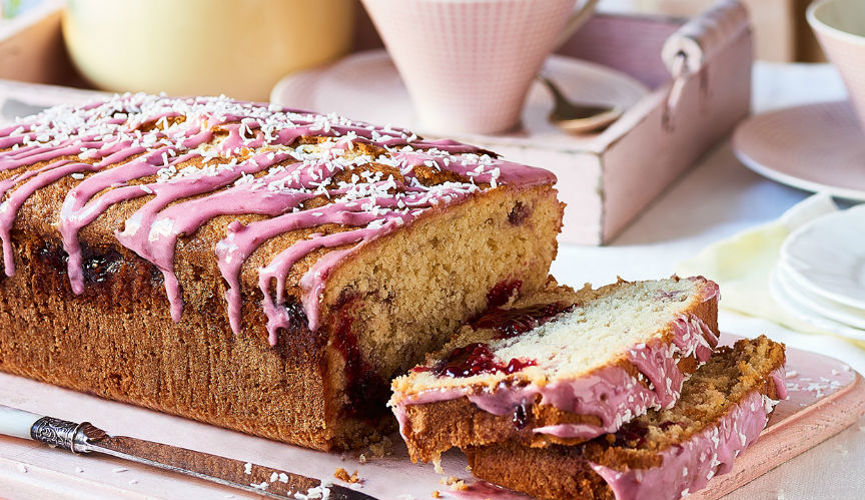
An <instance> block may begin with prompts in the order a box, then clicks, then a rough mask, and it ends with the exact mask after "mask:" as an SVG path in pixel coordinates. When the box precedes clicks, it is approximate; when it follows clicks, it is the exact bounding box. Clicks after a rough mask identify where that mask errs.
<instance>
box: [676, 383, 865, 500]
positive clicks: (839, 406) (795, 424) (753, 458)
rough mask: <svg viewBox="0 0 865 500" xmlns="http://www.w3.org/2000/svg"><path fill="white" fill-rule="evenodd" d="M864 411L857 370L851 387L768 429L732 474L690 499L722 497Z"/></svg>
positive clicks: (862, 388)
mask: <svg viewBox="0 0 865 500" xmlns="http://www.w3.org/2000/svg"><path fill="white" fill-rule="evenodd" d="M863 414H865V379H863V378H862V376H861V375H860V374H858V373H856V376H855V379H854V381H853V383H851V384H850V385H848V386H847V387H845V388H843V389H841V390H839V391H838V392H836V393H834V394H830V395H829V396H826V397H825V398H823V399H821V400H819V401H817V402H816V403H814V404H813V405H811V406H808V407H807V408H803V409H802V410H801V411H799V412H796V413H794V414H793V415H790V416H789V417H787V418H785V419H784V420H782V421H780V422H778V423H777V424H775V425H773V426H772V427H769V428H767V429H766V430H765V431H763V433H762V434H760V439H758V440H757V442H756V443H754V444H752V445H751V446H750V447H749V448H748V450H747V451H746V452H745V453H744V454H743V455H742V456H741V457H739V459H738V460H736V462H735V464H734V465H733V470H732V471H731V472H730V473H729V474H724V475H722V476H716V477H714V478H713V479H712V480H711V481H710V482H709V484H708V485H707V486H706V488H705V489H703V490H701V491H700V492H697V493H695V494H694V495H692V496H691V497H689V498H694V499H699V500H716V499H718V498H721V497H723V496H724V495H726V494H728V493H730V492H732V491H733V490H735V489H737V488H739V487H741V486H744V485H745V484H747V483H749V482H751V481H753V480H754V479H756V478H758V477H760V476H762V475H763V474H765V473H767V472H769V471H770V470H772V469H774V468H775V467H778V466H779V465H781V464H783V463H784V462H787V461H788V460H790V459H792V458H794V457H796V456H798V455H801V454H802V453H804V452H806V451H808V450H810V449H811V448H813V447H815V446H817V445H818V444H820V443H822V442H823V441H825V440H827V439H829V438H831V437H832V436H834V435H836V434H838V433H839V432H841V431H843V430H844V429H846V428H848V427H850V426H851V425H853V424H854V423H856V422H857V421H858V420H859V419H860V418H861V417H862V415H863ZM781 436H784V437H786V439H781ZM791 436H795V439H790V437H791Z"/></svg>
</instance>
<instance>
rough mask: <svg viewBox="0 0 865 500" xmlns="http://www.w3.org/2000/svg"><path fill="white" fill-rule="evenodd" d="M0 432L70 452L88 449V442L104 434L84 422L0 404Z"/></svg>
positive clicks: (87, 450)
mask: <svg viewBox="0 0 865 500" xmlns="http://www.w3.org/2000/svg"><path fill="white" fill-rule="evenodd" d="M0 434H5V435H7V436H13V437H19V438H24V439H32V440H33V441H39V442H41V443H45V444H47V445H48V446H53V447H57V448H64V449H67V450H69V451H71V452H72V453H88V452H89V451H90V446H89V445H90V443H91V442H92V441H93V440H96V439H98V438H100V437H104V436H105V435H106V434H105V432H103V431H102V430H100V429H98V428H96V427H94V426H93V425H91V424H90V423H88V422H82V423H80V424H78V423H75V422H69V421H67V420H61V419H59V418H53V417H43V416H41V415H37V414H35V413H30V412H26V411H23V410H17V409H15V408H9V407H7V406H2V405H0Z"/></svg>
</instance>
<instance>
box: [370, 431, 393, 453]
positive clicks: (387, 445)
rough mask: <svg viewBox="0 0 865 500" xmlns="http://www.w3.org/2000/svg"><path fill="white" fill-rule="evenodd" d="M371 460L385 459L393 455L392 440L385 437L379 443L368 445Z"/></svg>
mask: <svg viewBox="0 0 865 500" xmlns="http://www.w3.org/2000/svg"><path fill="white" fill-rule="evenodd" d="M369 453H370V455H372V458H385V457H389V456H391V455H393V440H391V439H390V438H389V437H387V436H385V437H383V438H382V439H381V441H379V442H377V443H373V444H371V445H369Z"/></svg>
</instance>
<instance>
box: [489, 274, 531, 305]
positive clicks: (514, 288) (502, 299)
mask: <svg viewBox="0 0 865 500" xmlns="http://www.w3.org/2000/svg"><path fill="white" fill-rule="evenodd" d="M522 286H523V282H522V281H520V280H516V281H502V282H499V283H496V285H495V286H494V287H493V288H492V290H490V291H489V292H488V293H487V307H499V306H503V305H505V304H507V303H508V300H510V298H511V296H513V295H514V293H518V292H519V291H520V288H522Z"/></svg>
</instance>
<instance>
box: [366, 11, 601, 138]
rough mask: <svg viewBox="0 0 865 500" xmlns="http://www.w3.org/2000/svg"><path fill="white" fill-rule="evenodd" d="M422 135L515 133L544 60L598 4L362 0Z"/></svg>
mask: <svg viewBox="0 0 865 500" xmlns="http://www.w3.org/2000/svg"><path fill="white" fill-rule="evenodd" d="M363 3H364V6H365V7H366V10H367V12H369V14H370V17H371V18H372V20H373V21H374V22H375V25H376V28H377V29H378V32H379V34H380V35H381V37H382V38H383V39H384V43H385V45H386V46H387V50H388V52H389V53H390V56H391V58H392V59H393V61H394V64H396V67H397V69H398V70H399V73H400V76H401V77H402V79H403V81H404V82H405V85H406V87H407V88H408V91H409V94H410V95H411V98H412V102H413V104H414V106H415V110H416V112H417V114H418V117H419V119H420V126H421V128H422V129H423V130H425V131H428V132H433V133H442V134H446V133H486V134H489V133H496V132H503V131H507V130H510V129H512V128H514V127H515V126H516V125H517V124H518V123H519V120H520V113H521V110H522V107H523V102H524V101H525V98H526V94H527V92H528V90H529V87H530V85H531V84H532V81H533V80H534V78H535V77H536V76H537V74H538V71H539V70H540V68H541V65H542V64H543V62H544V59H545V58H546V57H547V55H548V54H549V53H550V52H551V51H552V50H553V49H554V48H555V47H556V46H557V43H558V42H559V41H560V40H561V39H562V38H563V37H565V36H567V35H569V34H570V33H572V32H573V31H574V30H576V29H577V28H578V27H579V26H580V25H581V24H582V23H584V22H585V21H586V20H587V19H588V18H589V17H590V15H591V13H592V10H593V8H594V6H595V4H596V3H597V0H584V1H583V3H582V6H581V8H580V9H579V10H577V11H575V10H574V6H575V4H576V0H363Z"/></svg>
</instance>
